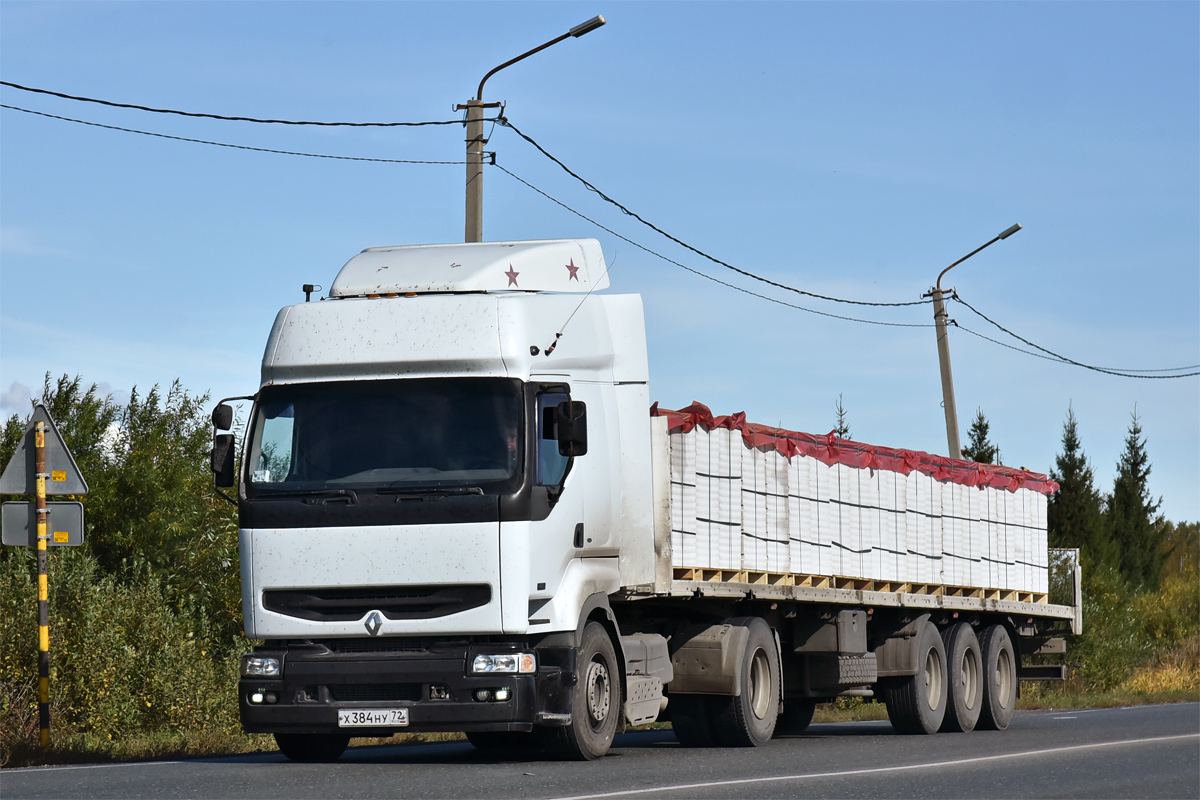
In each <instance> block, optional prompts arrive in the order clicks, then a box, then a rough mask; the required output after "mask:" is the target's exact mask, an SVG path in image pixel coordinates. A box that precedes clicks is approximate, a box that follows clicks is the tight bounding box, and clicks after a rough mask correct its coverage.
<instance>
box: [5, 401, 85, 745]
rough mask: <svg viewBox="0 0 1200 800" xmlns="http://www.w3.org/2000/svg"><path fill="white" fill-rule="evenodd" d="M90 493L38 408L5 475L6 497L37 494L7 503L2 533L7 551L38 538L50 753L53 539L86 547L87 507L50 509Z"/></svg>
mask: <svg viewBox="0 0 1200 800" xmlns="http://www.w3.org/2000/svg"><path fill="white" fill-rule="evenodd" d="M47 434H49V435H47ZM87 491H88V485H87V481H85V480H84V479H83V475H82V473H80V471H79V467H78V465H76V463H75V459H74V457H72V455H71V451H70V450H69V449H68V448H67V443H66V442H64V441H63V438H62V436H61V435H59V433H58V428H57V427H56V426H55V424H54V420H53V419H51V418H50V414H49V412H47V411H46V407H45V406H43V405H41V404H38V405H37V406H36V407H35V408H34V410H33V419H31V420H30V423H29V427H28V428H26V430H25V436H24V437H22V439H21V444H20V446H19V447H18V448H17V452H16V453H14V454H13V457H12V460H11V461H9V462H8V465H7V466H6V467H5V468H4V473H3V474H0V494H23V495H29V494H32V495H33V496H34V500H33V502H32V503H5V504H4V506H3V513H2V514H0V528H3V531H2V539H3V542H4V544H6V545H16V546H24V547H28V546H29V545H30V544H31V542H30V539H31V534H32V538H33V540H34V541H33V542H32V543H33V544H35V545H36V546H37V579H38V596H37V619H38V729H39V740H40V742H41V746H42V749H43V750H49V749H50V577H49V572H50V570H49V566H50V551H49V547H50V545H51V543H52V541H51V540H52V539H53V544H55V545H58V546H67V547H72V546H78V545H81V544H83V504H82V503H47V502H46V495H48V494H74V495H81V494H87ZM30 512H32V513H30ZM56 512H57V513H56ZM30 517H32V519H30Z"/></svg>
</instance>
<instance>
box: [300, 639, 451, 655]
mask: <svg viewBox="0 0 1200 800" xmlns="http://www.w3.org/2000/svg"><path fill="white" fill-rule="evenodd" d="M324 644H325V646H326V647H328V648H329V649H330V651H331V652H334V653H428V652H429V648H428V647H426V646H425V641H424V640H423V639H402V638H399V637H392V636H384V637H380V638H378V639H331V640H329V641H327V642H324Z"/></svg>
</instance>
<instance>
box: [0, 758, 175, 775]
mask: <svg viewBox="0 0 1200 800" xmlns="http://www.w3.org/2000/svg"><path fill="white" fill-rule="evenodd" d="M185 763H187V762H185V761H121V762H119V763H116V764H73V765H70V766H65V767H16V768H14V769H11V770H5V772H12V773H13V774H18V773H22V772H65V771H67V770H69V769H112V768H113V767H157V766H159V765H161V764H185Z"/></svg>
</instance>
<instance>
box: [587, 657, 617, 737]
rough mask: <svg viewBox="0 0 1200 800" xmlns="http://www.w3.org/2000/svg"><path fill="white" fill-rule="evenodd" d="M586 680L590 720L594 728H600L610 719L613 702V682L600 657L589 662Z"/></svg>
mask: <svg viewBox="0 0 1200 800" xmlns="http://www.w3.org/2000/svg"><path fill="white" fill-rule="evenodd" d="M586 680H587V683H586V684H585V690H586V692H587V708H588V722H589V723H591V726H592V728H593V729H594V730H599V729H600V728H601V727H603V726H604V722H605V720H607V719H608V711H609V703H610V702H611V701H610V698H609V694H610V688H611V685H612V684H611V682H610V681H609V676H608V667H607V666H606V665H605V664H604V662H603V661H601V660H600V659H599V658H596V659H594V660H593V661H592V662H591V663H590V664H588V668H587V678H586Z"/></svg>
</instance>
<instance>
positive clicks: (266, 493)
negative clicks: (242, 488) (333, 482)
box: [253, 489, 358, 503]
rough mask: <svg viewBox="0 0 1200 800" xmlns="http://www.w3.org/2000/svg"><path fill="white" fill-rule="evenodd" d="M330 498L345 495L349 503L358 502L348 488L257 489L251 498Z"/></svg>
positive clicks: (356, 496)
mask: <svg viewBox="0 0 1200 800" xmlns="http://www.w3.org/2000/svg"><path fill="white" fill-rule="evenodd" d="M322 497H323V498H330V497H345V498H346V499H348V500H349V501H350V502H351V503H357V502H358V495H356V494H355V493H354V492H353V491H352V490H350V489H307V490H305V489H296V490H287V491H281V492H280V491H271V490H270V489H265V490H264V489H259V490H258V491H257V492H256V493H255V496H254V498H253V499H255V500H307V499H309V498H314V499H315V498H322Z"/></svg>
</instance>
